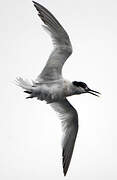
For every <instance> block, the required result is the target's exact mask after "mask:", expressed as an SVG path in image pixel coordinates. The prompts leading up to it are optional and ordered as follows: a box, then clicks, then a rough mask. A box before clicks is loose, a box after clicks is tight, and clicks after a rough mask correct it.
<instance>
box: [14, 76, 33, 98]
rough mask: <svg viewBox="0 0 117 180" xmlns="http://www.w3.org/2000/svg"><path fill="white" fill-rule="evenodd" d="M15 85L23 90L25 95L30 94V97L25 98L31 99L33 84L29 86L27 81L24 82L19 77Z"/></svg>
mask: <svg viewBox="0 0 117 180" xmlns="http://www.w3.org/2000/svg"><path fill="white" fill-rule="evenodd" d="M16 85H18V86H19V87H21V88H23V89H24V90H25V91H24V92H25V93H28V94H30V96H28V97H26V98H33V97H34V96H33V84H31V83H30V82H29V81H28V80H24V79H23V78H21V77H18V78H16Z"/></svg>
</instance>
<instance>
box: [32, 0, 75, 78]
mask: <svg viewBox="0 0 117 180" xmlns="http://www.w3.org/2000/svg"><path fill="white" fill-rule="evenodd" d="M33 3H34V6H35V8H36V9H37V11H38V15H39V17H40V18H41V20H42V21H43V22H44V24H45V25H43V27H44V29H46V30H47V31H48V32H49V34H50V35H51V37H52V41H53V44H54V50H53V51H52V53H51V55H50V57H49V59H48V61H47V63H46V65H45V67H44V69H43V71H42V73H41V74H40V75H39V76H38V78H37V81H41V80H44V81H52V80H58V79H60V78H62V75H61V74H62V67H63V65H64V63H65V61H66V60H67V58H68V57H69V56H70V55H71V53H72V45H71V42H70V39H69V36H68V34H67V32H66V31H65V30H64V28H63V27H62V26H61V24H60V23H59V22H58V20H57V19H56V18H55V17H54V16H53V15H52V13H50V12H49V11H48V10H47V9H46V8H45V7H43V6H42V5H40V4H39V3H37V2H34V1H33Z"/></svg>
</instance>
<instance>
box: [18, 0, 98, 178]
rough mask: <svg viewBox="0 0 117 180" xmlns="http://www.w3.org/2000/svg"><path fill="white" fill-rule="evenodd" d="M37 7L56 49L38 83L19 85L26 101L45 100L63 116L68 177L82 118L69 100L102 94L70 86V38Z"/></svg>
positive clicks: (64, 162)
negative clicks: (66, 65)
mask: <svg viewBox="0 0 117 180" xmlns="http://www.w3.org/2000/svg"><path fill="white" fill-rule="evenodd" d="M33 3H34V6H35V8H36V10H37V11H38V15H39V17H40V18H41V20H42V21H43V22H44V25H43V28H44V29H45V30H46V31H47V32H48V33H49V34H50V36H51V38H52V42H53V45H54V49H53V51H52V53H51V54H50V56H49V58H48V61H47V63H46V65H45V67H44V69H43V70H42V72H41V73H40V74H39V76H38V77H37V79H36V80H35V81H32V83H30V82H28V81H26V80H24V79H23V78H21V77H18V78H17V79H16V82H17V85H18V86H20V87H21V88H23V89H24V92H25V93H27V94H29V96H28V97H26V98H34V97H36V98H37V99H38V100H41V101H43V100H45V101H46V102H47V104H50V105H51V107H52V108H53V109H54V110H55V111H56V112H57V114H59V118H60V119H61V124H62V130H63V140H62V165H63V173H64V176H65V175H66V173H67V171H68V168H69V165H70V161H71V157H72V153H73V149H74V144H75V140H76V136H77V132H78V114H77V111H76V109H75V108H74V107H73V106H72V105H71V104H70V103H69V101H68V100H67V97H68V96H72V95H78V94H83V93H90V94H93V95H95V96H99V94H100V93H99V92H97V91H94V90H91V89H90V88H89V87H88V86H87V85H86V84H85V83H84V82H81V81H79V82H78V81H73V82H70V81H68V80H66V79H64V78H63V76H62V67H63V65H64V63H65V62H66V60H67V59H68V57H69V56H70V55H71V54H72V45H71V42H70V39H69V36H68V34H67V32H66V31H65V29H64V28H63V27H62V26H61V24H60V23H59V22H58V20H57V19H56V18H55V17H54V16H53V15H52V14H51V13H50V12H49V11H48V10H47V9H46V8H45V7H43V6H42V5H40V4H39V3H37V2H34V1H33Z"/></svg>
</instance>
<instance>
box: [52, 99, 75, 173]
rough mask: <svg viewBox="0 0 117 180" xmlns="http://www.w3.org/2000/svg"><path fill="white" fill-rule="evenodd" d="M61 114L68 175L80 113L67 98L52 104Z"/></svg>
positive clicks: (64, 158)
mask: <svg viewBox="0 0 117 180" xmlns="http://www.w3.org/2000/svg"><path fill="white" fill-rule="evenodd" d="M50 105H51V106H52V108H53V109H54V110H55V111H56V112H57V113H58V114H59V117H60V119H61V120H62V128H63V133H64V135H63V142H62V147H63V153H62V155H63V172H64V175H66V173H67V170H68V168H69V164H70V161H71V157H72V153H73V149H74V144H75V140H76V136H77V132H78V115H77V112H76V110H75V109H74V107H73V106H72V105H71V104H70V103H69V101H68V100H67V99H65V100H63V101H59V102H55V103H51V104H50Z"/></svg>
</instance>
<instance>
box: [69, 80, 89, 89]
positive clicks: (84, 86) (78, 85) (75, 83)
mask: <svg viewBox="0 0 117 180" xmlns="http://www.w3.org/2000/svg"><path fill="white" fill-rule="evenodd" d="M72 83H73V85H74V86H77V87H82V88H86V87H87V85H86V84H85V83H84V82H78V81H73V82H72Z"/></svg>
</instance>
